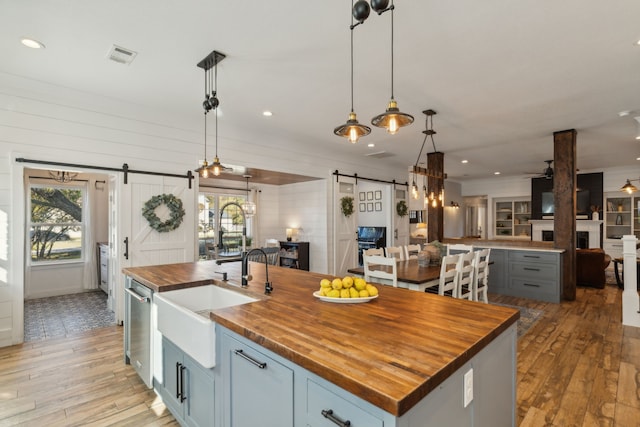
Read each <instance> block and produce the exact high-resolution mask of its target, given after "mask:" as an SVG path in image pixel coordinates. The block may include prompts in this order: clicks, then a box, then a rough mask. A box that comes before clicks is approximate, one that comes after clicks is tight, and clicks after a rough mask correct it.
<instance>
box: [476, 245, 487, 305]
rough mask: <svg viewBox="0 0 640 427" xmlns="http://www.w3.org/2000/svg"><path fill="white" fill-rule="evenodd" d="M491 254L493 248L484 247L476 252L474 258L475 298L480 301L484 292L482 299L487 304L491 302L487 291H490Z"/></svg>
mask: <svg viewBox="0 0 640 427" xmlns="http://www.w3.org/2000/svg"><path fill="white" fill-rule="evenodd" d="M490 255H491V249H482V250H479V251H476V252H475V257H474V258H473V268H474V289H473V300H474V301H480V294H482V301H483V302H484V303H485V304H488V303H489V297H488V295H487V292H488V291H489V256H490Z"/></svg>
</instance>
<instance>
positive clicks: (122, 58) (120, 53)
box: [107, 44, 138, 65]
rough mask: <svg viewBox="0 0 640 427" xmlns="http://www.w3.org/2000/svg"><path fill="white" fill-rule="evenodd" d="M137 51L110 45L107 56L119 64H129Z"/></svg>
mask: <svg viewBox="0 0 640 427" xmlns="http://www.w3.org/2000/svg"><path fill="white" fill-rule="evenodd" d="M137 54H138V53H137V52H134V51H132V50H130V49H126V48H124V47H120V46H116V45H115V44H114V45H113V46H111V50H109V54H108V55H107V58H109V59H110V60H112V61H115V62H118V63H120V64H127V65H129V64H131V63H132V62H133V59H134V58H135V57H136V55H137Z"/></svg>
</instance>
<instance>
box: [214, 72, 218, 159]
mask: <svg viewBox="0 0 640 427" xmlns="http://www.w3.org/2000/svg"><path fill="white" fill-rule="evenodd" d="M213 74H214V82H215V83H214V86H213V90H214V92H215V93H216V95H215V96H216V98H217V97H218V64H216V65H215V66H214V68H213ZM216 157H218V106H216Z"/></svg>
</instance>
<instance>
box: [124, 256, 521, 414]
mask: <svg viewBox="0 0 640 427" xmlns="http://www.w3.org/2000/svg"><path fill="white" fill-rule="evenodd" d="M250 264H251V273H252V274H253V280H252V281H251V282H249V286H248V288H247V289H245V290H241V289H239V288H237V287H235V286H232V287H233V288H234V289H236V290H238V291H240V292H246V293H248V294H251V295H252V296H258V297H259V298H260V301H257V302H254V303H250V304H244V305H239V306H235V307H229V308H225V309H220V310H215V311H214V312H212V313H211V315H210V316H211V319H212V320H213V321H215V322H217V323H219V324H220V325H222V326H224V327H226V328H228V329H230V330H232V331H234V332H236V333H238V334H240V335H242V336H244V337H246V338H248V339H250V340H252V341H254V342H256V343H257V344H259V345H261V346H263V347H265V348H267V349H269V350H271V351H273V352H274V353H276V354H279V355H280V356H282V357H284V358H286V359H288V360H290V361H292V362H294V363H296V364H297V365H299V366H301V367H303V368H305V369H307V370H309V371H311V372H313V373H315V374H317V375H319V376H320V377H323V378H325V379H326V380H328V381H330V382H332V383H334V384H335V385H337V386H338V387H341V388H343V389H345V390H347V391H349V392H351V393H353V394H355V395H356V396H359V397H360V398H362V399H364V400H366V401H368V402H370V403H372V404H373V405H375V406H378V407H380V408H382V409H384V410H385V411H387V412H389V413H391V414H393V415H395V416H401V415H403V414H404V413H405V412H407V411H408V410H409V409H411V407H413V406H414V405H415V404H416V403H418V402H419V401H420V400H421V399H422V398H424V397H425V396H426V395H427V394H429V393H430V392H431V391H432V390H434V389H435V388H436V387H437V386H438V385H439V384H441V383H442V382H443V381H444V380H445V379H447V378H448V377H449V376H450V375H452V374H453V373H454V372H455V371H456V370H457V369H458V368H460V367H461V366H463V365H464V364H465V363H466V362H468V361H469V360H470V359H471V358H472V357H473V356H475V355H476V354H477V353H478V352H480V350H482V349H483V348H484V347H485V346H487V344H489V343H490V342H491V341H492V340H494V339H495V338H496V337H497V336H498V335H500V334H501V333H502V332H504V331H505V330H506V329H507V328H508V327H509V326H511V325H512V324H514V323H515V322H516V321H517V319H518V318H519V317H520V313H519V312H518V310H515V309H512V308H508V307H502V306H496V305H487V304H483V303H477V302H469V301H463V300H457V299H453V298H450V297H443V296H439V295H434V294H428V293H422V292H416V291H411V290H407V289H399V288H393V287H389V286H383V285H379V286H377V287H378V289H379V296H378V298H376V299H374V300H372V301H370V302H368V303H362V304H337V303H330V302H324V301H321V300H319V299H317V298H316V297H314V296H313V292H314V291H316V290H317V289H318V288H319V284H320V280H321V279H323V278H332V277H331V276H328V275H324V274H318V273H312V272H307V271H301V270H294V269H287V268H281V267H275V266H269V280H270V281H271V282H272V284H273V288H274V290H273V293H272V294H271V295H270V296H265V295H264V282H265V277H264V264H258V263H253V262H252V263H250ZM223 271H226V272H227V273H228V275H229V282H231V283H239V282H240V263H228V264H222V265H216V264H215V262H214V261H201V262H197V263H185V264H170V265H162V266H151V267H134V268H127V269H124V273H125V274H127V275H129V276H131V277H132V278H134V279H135V280H137V281H139V282H140V283H142V284H144V285H145V286H148V287H149V288H151V289H153V290H154V291H155V292H162V291H166V290H171V289H180V288H185V287H190V286H199V285H204V284H210V283H212V282H215V284H222V282H221V281H220V279H221V277H222V275H221V274H218V272H223ZM226 286H229V285H226ZM505 369H508V367H506V368H505Z"/></svg>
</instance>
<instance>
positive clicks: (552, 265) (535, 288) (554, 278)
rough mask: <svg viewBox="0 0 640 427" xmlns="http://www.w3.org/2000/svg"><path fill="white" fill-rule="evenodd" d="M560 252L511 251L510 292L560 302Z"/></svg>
mask: <svg viewBox="0 0 640 427" xmlns="http://www.w3.org/2000/svg"><path fill="white" fill-rule="evenodd" d="M560 275H561V268H560V254H559V253H556V252H542V251H511V252H510V253H509V281H508V294H509V295H513V296H517V297H523V298H533V299H538V300H542V301H549V302H556V303H557V302H560V293H561V289H560V284H561V280H560Z"/></svg>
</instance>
